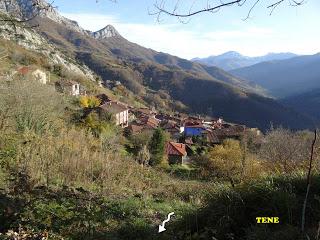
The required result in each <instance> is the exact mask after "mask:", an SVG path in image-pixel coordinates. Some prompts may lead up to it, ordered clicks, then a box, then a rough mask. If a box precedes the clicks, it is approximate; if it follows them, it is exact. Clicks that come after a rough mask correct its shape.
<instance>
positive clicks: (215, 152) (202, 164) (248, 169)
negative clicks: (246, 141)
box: [194, 139, 260, 186]
mask: <svg viewBox="0 0 320 240" xmlns="http://www.w3.org/2000/svg"><path fill="white" fill-rule="evenodd" d="M244 159H245V161H246V164H244ZM194 162H195V164H196V165H197V166H198V167H199V170H200V177H201V178H204V179H207V180H213V179H216V178H218V179H221V180H225V181H229V182H230V184H231V185H232V186H235V184H236V183H240V182H241V181H243V180H244V179H247V178H249V179H250V178H252V177H255V176H256V175H257V174H258V173H259V171H257V169H258V168H259V167H260V165H259V163H258V162H257V161H256V159H255V158H254V156H253V155H249V153H246V152H244V151H243V147H242V146H241V144H240V142H239V141H237V140H233V139H227V140H224V141H223V143H222V144H221V145H217V146H215V147H213V148H212V149H211V150H210V151H209V152H208V154H206V155H204V156H198V157H195V158H194Z"/></svg>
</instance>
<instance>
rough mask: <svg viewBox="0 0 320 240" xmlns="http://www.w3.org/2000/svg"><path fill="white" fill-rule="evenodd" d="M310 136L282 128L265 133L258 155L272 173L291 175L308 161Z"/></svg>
mask: <svg viewBox="0 0 320 240" xmlns="http://www.w3.org/2000/svg"><path fill="white" fill-rule="evenodd" d="M309 143H310V134H308V133H304V132H298V133H295V132H292V131H290V130H287V129H284V128H277V129H272V130H271V131H269V132H267V134H266V136H265V138H264V141H263V143H262V145H261V148H260V151H259V155H260V158H261V159H264V160H265V163H266V165H267V166H268V167H269V168H270V170H272V171H273V172H274V171H276V172H280V173H291V172H292V171H294V170H297V168H301V167H303V166H304V164H305V162H306V160H307V159H308V154H309V152H308V146H309V145H310V144H309Z"/></svg>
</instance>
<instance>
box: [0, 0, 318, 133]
mask: <svg viewBox="0 0 320 240" xmlns="http://www.w3.org/2000/svg"><path fill="white" fill-rule="evenodd" d="M34 1H39V0H28V1H27V0H19V1H18V0H12V1H11V4H13V6H12V7H10V6H9V8H8V6H6V7H5V8H2V11H3V12H8V13H10V14H14V15H15V14H16V13H17V12H18V13H19V14H18V15H17V16H18V17H19V16H20V14H30V11H31V12H32V2H34ZM30 2H31V5H30ZM41 2H42V4H46V3H45V2H43V1H41ZM30 8H31V10H30ZM0 9H1V6H0ZM11 9H15V10H14V11H11ZM28 24H30V25H32V26H34V25H38V26H39V27H37V28H36V29H35V30H36V31H37V33H36V32H35V33H34V34H38V33H39V34H41V35H42V36H44V37H45V38H46V39H47V41H48V42H49V43H50V44H52V45H53V46H55V47H56V48H58V49H59V50H60V51H61V52H63V53H64V54H66V55H67V56H68V57H70V61H74V62H77V63H81V64H84V65H85V66H88V67H89V68H90V69H91V70H92V71H93V72H94V73H96V74H97V75H99V76H100V77H101V78H102V80H103V81H108V80H112V81H120V82H121V83H122V84H123V85H124V86H125V87H126V88H127V89H129V90H130V91H131V92H133V93H134V94H135V95H136V96H137V97H139V98H142V99H144V100H145V101H146V102H147V103H148V104H150V105H154V106H156V107H158V108H163V110H164V109H166V110H173V111H174V110H176V109H177V108H178V107H180V105H179V104H177V103H181V104H182V105H183V106H185V108H184V109H186V111H188V112H189V113H194V114H206V115H209V116H222V117H223V118H224V119H225V120H227V121H231V122H237V123H242V124H246V125H248V126H250V127H259V128H260V129H262V130H265V129H267V128H269V127H270V124H271V123H273V124H274V125H275V126H276V125H282V126H284V127H290V128H293V129H303V128H309V127H312V126H313V121H312V120H311V119H309V118H308V117H306V116H305V115H303V114H300V113H298V112H296V111H294V110H292V109H291V108H288V107H285V106H284V105H283V104H281V103H279V102H278V101H276V100H274V99H272V98H269V97H266V96H265V94H264V89H262V88H261V87H259V86H258V85H256V84H254V83H251V82H250V81H248V80H243V79H242V78H238V77H234V76H233V75H231V74H230V73H228V72H225V71H224V70H222V69H220V68H218V67H214V66H208V65H204V64H200V63H198V62H193V61H188V60H185V59H181V58H178V57H175V56H172V55H169V54H166V53H161V52H156V51H154V50H152V49H147V48H144V47H142V46H139V45H137V44H135V43H132V42H130V41H128V40H126V39H125V38H123V37H122V36H121V35H120V34H119V33H118V32H117V31H116V29H115V28H114V27H112V26H110V25H107V27H105V28H103V29H101V30H100V31H97V32H95V33H92V32H90V31H87V30H84V29H82V28H81V27H80V26H79V25H78V24H77V23H76V22H75V21H72V20H69V19H66V18H64V17H62V16H61V15H60V14H59V13H58V12H57V11H56V10H55V9H53V10H52V11H50V12H49V13H43V14H41V15H40V16H38V17H36V18H35V19H33V20H32V21H30V22H28ZM141 34H143V33H141ZM227 55H234V53H229V54H227ZM235 55H236V54H235ZM287 57H289V56H287ZM178 109H179V108H178ZM159 110H162V109H159Z"/></svg>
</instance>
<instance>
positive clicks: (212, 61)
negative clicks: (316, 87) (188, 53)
mask: <svg viewBox="0 0 320 240" xmlns="http://www.w3.org/2000/svg"><path fill="white" fill-rule="evenodd" d="M295 56H297V55H296V54H294V53H289V52H286V53H268V54H266V55H263V56H257V57H248V56H244V55H242V54H240V53H238V52H236V51H229V52H225V53H223V54H220V55H217V56H214V55H212V56H209V57H207V58H194V59H191V61H195V62H199V63H202V64H206V65H208V66H216V67H220V68H222V69H224V70H226V71H230V70H233V69H237V68H242V67H247V66H251V65H254V64H257V63H260V62H266V61H273V60H282V59H288V58H292V57H295Z"/></svg>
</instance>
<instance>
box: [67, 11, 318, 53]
mask: <svg viewBox="0 0 320 240" xmlns="http://www.w3.org/2000/svg"><path fill="white" fill-rule="evenodd" d="M63 15H64V16H66V17H67V18H70V19H72V20H76V21H78V23H79V24H80V26H82V27H83V28H85V29H87V30H91V31H96V30H98V29H101V28H103V27H105V26H106V25H108V24H111V25H113V26H114V27H115V28H116V29H117V30H118V31H119V33H120V34H121V35H122V36H123V37H125V38H126V39H128V40H129V41H132V42H135V43H137V44H139V45H142V46H144V47H147V48H152V49H154V50H156V51H161V52H166V53H169V54H172V55H176V56H179V57H183V58H187V59H190V58H193V57H206V56H209V55H213V54H214V55H215V54H221V53H223V52H226V51H230V50H234V51H238V52H240V53H242V54H246V55H249V56H256V55H263V54H266V53H268V52H285V51H291V52H297V53H314V51H315V47H314V46H317V43H316V41H312V40H309V39H307V40H306V42H305V43H304V44H303V47H302V46H301V43H300V42H298V41H297V42H293V41H292V39H291V37H290V36H284V35H281V34H279V33H277V32H274V31H273V30H272V29H269V28H261V27H255V26H247V27H246V28H244V29H242V30H238V29H237V30H231V31H208V32H201V31H198V32H197V31H191V30H188V31H186V30H182V28H181V25H180V24H158V23H154V24H140V23H139V24H138V23H125V22H122V21H120V20H119V19H118V18H117V17H115V16H110V15H99V14H88V13H79V14H75V13H63Z"/></svg>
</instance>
